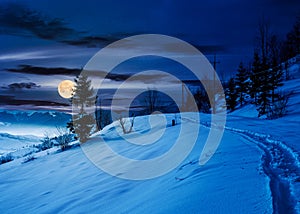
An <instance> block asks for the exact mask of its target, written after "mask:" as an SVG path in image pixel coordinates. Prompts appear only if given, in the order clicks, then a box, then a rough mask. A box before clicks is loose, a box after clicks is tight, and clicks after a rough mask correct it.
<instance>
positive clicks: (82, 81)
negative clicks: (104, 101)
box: [68, 74, 96, 143]
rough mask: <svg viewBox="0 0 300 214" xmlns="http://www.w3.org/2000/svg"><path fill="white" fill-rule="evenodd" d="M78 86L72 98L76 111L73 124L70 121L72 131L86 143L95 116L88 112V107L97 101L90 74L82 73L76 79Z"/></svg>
mask: <svg viewBox="0 0 300 214" xmlns="http://www.w3.org/2000/svg"><path fill="white" fill-rule="evenodd" d="M75 83H76V87H75V90H74V95H73V97H72V98H71V101H72V104H73V106H75V107H76V113H75V114H74V115H73V121H72V124H70V123H68V126H69V129H70V131H72V132H74V133H75V134H76V135H77V137H78V139H79V141H80V142H81V143H84V142H86V141H87V140H88V138H89V136H90V134H91V131H92V129H93V127H94V125H95V124H94V123H95V120H94V117H93V115H92V114H91V113H88V112H87V108H88V107H91V106H92V105H93V104H94V103H95V99H96V98H95V95H94V90H93V88H92V86H91V80H88V76H87V75H84V74H81V75H79V76H78V77H77V78H76V79H75Z"/></svg>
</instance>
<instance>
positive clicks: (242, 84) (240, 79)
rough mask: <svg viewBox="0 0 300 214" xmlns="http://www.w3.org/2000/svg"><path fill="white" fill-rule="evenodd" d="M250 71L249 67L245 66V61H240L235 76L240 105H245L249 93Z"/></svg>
mask: <svg viewBox="0 0 300 214" xmlns="http://www.w3.org/2000/svg"><path fill="white" fill-rule="evenodd" d="M249 78H250V77H249V73H248V71H247V69H246V68H245V67H244V65H243V63H242V62H240V65H239V68H238V71H237V74H236V78H235V84H236V92H237V95H238V98H237V99H238V102H239V103H240V106H243V105H244V103H245V97H246V95H247V94H249V92H250V91H249V90H250V89H249Z"/></svg>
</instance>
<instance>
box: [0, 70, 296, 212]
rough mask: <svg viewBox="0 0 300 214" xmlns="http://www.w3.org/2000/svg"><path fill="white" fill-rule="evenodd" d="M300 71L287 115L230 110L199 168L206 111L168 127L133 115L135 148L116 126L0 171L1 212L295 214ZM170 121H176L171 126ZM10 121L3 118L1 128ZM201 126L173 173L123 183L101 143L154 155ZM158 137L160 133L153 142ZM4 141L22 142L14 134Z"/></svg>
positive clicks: (138, 155)
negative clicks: (88, 153)
mask: <svg viewBox="0 0 300 214" xmlns="http://www.w3.org/2000/svg"><path fill="white" fill-rule="evenodd" d="M297 66H298V65H297ZM297 66H296V65H294V66H293V67H292V68H293V69H294V70H293V72H294V79H292V80H289V81H286V82H285V85H284V86H283V87H282V89H283V90H286V91H293V94H292V96H291V98H290V101H289V105H288V111H289V112H288V115H286V116H285V117H283V118H279V119H276V120H266V119H262V118H257V112H256V109H255V106H252V105H247V106H245V107H243V108H241V109H238V110H236V111H235V112H233V113H230V114H229V115H227V123H226V126H225V132H224V135H223V138H222V141H221V143H220V146H219V147H218V149H217V151H216V153H215V154H214V155H213V156H212V158H211V159H210V160H209V161H208V162H207V163H206V164H205V165H203V166H201V165H199V163H198V160H199V155H200V154H201V151H202V150H203V147H204V143H205V141H206V139H207V136H208V135H209V131H210V125H209V124H210V119H211V117H210V115H207V114H200V120H199V115H198V113H184V114H182V115H181V117H180V118H179V117H178V115H177V116H175V115H174V114H168V115H164V116H165V120H166V121H167V125H166V126H165V125H162V124H163V123H162V122H161V121H162V120H161V118H162V117H163V115H151V116H142V117H136V118H135V122H134V127H133V130H134V132H133V133H130V134H128V135H126V136H127V139H129V140H130V139H131V140H132V139H138V140H137V142H138V143H137V144H139V145H136V144H130V143H128V142H127V141H126V140H125V139H123V137H124V135H123V134H122V133H120V132H119V131H120V127H119V123H118V122H114V123H112V124H111V125H109V126H107V127H105V128H104V129H103V130H102V131H101V132H98V133H96V134H94V135H93V136H92V138H91V140H89V141H88V142H87V143H86V144H84V145H83V146H82V148H81V147H73V148H71V149H69V150H67V151H64V152H59V151H57V149H56V150H55V149H52V150H51V151H44V152H40V153H38V154H34V156H35V157H37V159H34V160H32V161H29V162H26V163H24V160H25V158H19V159H16V160H14V161H11V162H8V163H5V164H2V165H0V192H1V197H0V213H20V212H21V213H285V214H288V213H299V211H300V209H299V207H300V200H299V199H300V182H299V181H300V162H299V155H300V144H299V122H300V78H298V77H297V74H298V73H297V72H299V67H297ZM174 118H177V120H178V121H177V125H175V126H171V120H172V119H174ZM195 118H198V119H195ZM9 121H11V119H10V120H8V119H7V121H3V124H4V126H5V124H6V123H8V122H9ZM149 121H152V122H153V123H152V126H150V124H149ZM199 124H200V130H199V134H198V138H197V141H196V144H195V146H194V148H193V150H192V151H191V153H190V154H189V155H188V157H187V158H185V159H184V160H183V161H182V162H181V163H180V164H179V165H178V166H177V167H176V168H175V169H174V170H171V171H170V172H168V173H166V174H164V175H162V176H160V177H157V178H153V179H146V180H138V181H137V180H126V179H121V178H119V177H122V175H126V173H128V169H129V168H128V165H126V163H122V164H121V165H118V166H116V165H114V164H113V163H114V161H113V160H114V157H107V156H106V155H104V154H103V151H104V149H103V150H101V145H100V147H99V145H98V142H99V140H100V139H105V140H106V142H107V143H108V145H109V147H110V148H111V149H112V150H113V151H114V152H116V153H118V154H121V155H122V156H124V157H128V158H132V159H136V160H148V159H155V158H157V157H158V156H160V155H163V154H165V153H166V152H167V151H169V150H170V149H171V148H172V147H173V145H174V143H175V140H176V139H177V137H178V135H179V134H180V133H181V126H182V125H185V126H187V127H190V128H189V129H187V130H186V131H185V132H184V133H183V136H184V137H183V143H186V142H188V140H189V138H190V137H191V136H192V135H193V134H194V131H195V130H194V126H195V125H199ZM213 127H214V126H213ZM156 136H160V137H159V138H157V139H156V140H154V138H155V137H156ZM1 137H2V138H3V139H4V138H10V139H14V140H16V141H18V140H20V139H21V138H20V137H15V138H13V137H12V136H10V135H8V134H1V135H0V140H1ZM24 139H27V140H28V139H29V138H25V137H24ZM21 141H22V140H21ZM148 141H151V142H153V141H155V143H152V144H149V143H147V142H148ZM86 148H88V149H91V150H95V151H96V152H95V155H96V156H97V157H96V159H97V160H98V161H100V162H102V163H106V164H107V165H109V166H110V167H112V168H113V167H116V168H118V169H119V170H120V174H116V175H115V176H112V175H110V174H107V173H105V172H104V171H102V170H100V169H99V168H97V167H96V165H94V164H93V163H92V162H91V161H90V159H88V158H87V156H85V153H84V151H85V149H86ZM96 148H97V149H99V148H100V151H99V152H98V150H96ZM178 155H180V154H178ZM156 167H157V168H160V167H161V166H160V165H157V166H156ZM143 170H145V171H147V170H149V168H144V169H143Z"/></svg>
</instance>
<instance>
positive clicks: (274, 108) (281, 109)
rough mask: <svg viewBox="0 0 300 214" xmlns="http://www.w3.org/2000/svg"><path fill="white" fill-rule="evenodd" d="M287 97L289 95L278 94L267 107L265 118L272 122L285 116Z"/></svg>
mask: <svg viewBox="0 0 300 214" xmlns="http://www.w3.org/2000/svg"><path fill="white" fill-rule="evenodd" d="M289 97H290V94H286V93H282V92H281V93H279V94H278V99H277V100H276V101H275V102H274V103H272V104H271V105H269V106H268V107H267V118H268V119H270V120H273V119H277V118H280V117H283V116H284V115H286V114H287V106H288V101H289Z"/></svg>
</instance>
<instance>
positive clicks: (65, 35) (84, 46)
mask: <svg viewBox="0 0 300 214" xmlns="http://www.w3.org/2000/svg"><path fill="white" fill-rule="evenodd" d="M299 14H300V1H299V0H243V1H240V0H228V1H223V0H218V1H217V0H215V1H201V0H199V1H197V0H192V1H171V0H161V1H159V0H152V1H140V0H134V1H121V0H120V1H98V0H89V1H81V0H72V1H71V0H65V1H61V0H40V1H35V0H19V1H11V0H9V1H4V0H1V2H0V75H1V80H0V87H1V91H0V93H1V94H0V96H8V95H11V96H20V95H19V94H22V93H23V92H22V93H20V90H19V91H17V92H16V90H14V91H11V90H10V91H8V89H9V85H10V84H13V83H21V82H33V83H35V84H36V85H38V86H40V87H38V88H40V89H39V90H40V91H42V90H46V89H47V88H56V87H57V84H58V83H59V82H60V81H61V80H62V79H73V77H74V76H75V75H74V72H73V71H70V73H68V72H66V73H64V74H63V75H61V74H57V73H53V74H49V75H45V74H43V75H41V74H39V73H35V74H28V73H26V72H22V71H20V72H11V71H8V69H16V68H19V66H20V65H29V66H36V67H47V68H51V67H63V68H72V69H80V68H82V67H84V65H85V64H86V63H87V61H88V60H89V59H90V58H91V57H92V56H93V55H94V54H95V53H96V52H97V51H98V50H100V48H102V47H104V46H105V45H108V44H109V43H111V42H113V41H116V40H118V39H121V38H125V37H127V36H131V35H136V34H144V33H151V34H165V35H169V36H174V37H177V38H179V39H182V40H184V41H186V42H189V43H190V44H192V45H194V46H195V47H197V48H198V49H199V50H200V51H201V52H203V53H204V54H205V55H206V56H207V57H208V59H209V60H212V59H213V55H214V54H216V55H217V58H218V61H220V63H219V64H218V65H217V72H218V73H219V74H226V75H227V77H228V76H230V75H232V74H233V73H234V72H235V70H236V69H237V67H238V64H239V62H240V61H244V62H245V63H248V62H249V60H251V57H252V55H253V50H254V46H255V44H256V39H255V36H256V33H257V26H258V23H259V21H260V20H261V19H262V18H263V17H264V19H265V20H267V21H268V22H269V24H270V29H271V32H272V33H275V34H277V35H278V36H279V37H280V38H282V39H284V37H285V35H286V33H287V32H288V31H289V30H291V28H292V26H293V24H294V22H295V20H296V16H297V15H299ZM49 76H51V78H49ZM32 90H35V89H32ZM22 96H25V95H24V93H23V94H22ZM26 96H27V95H26ZM55 96H57V97H55V100H56V101H58V102H59V101H62V100H61V98H59V97H58V95H55ZM42 97H43V96H42ZM37 99H39V98H37ZM41 99H42V98H41Z"/></svg>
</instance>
